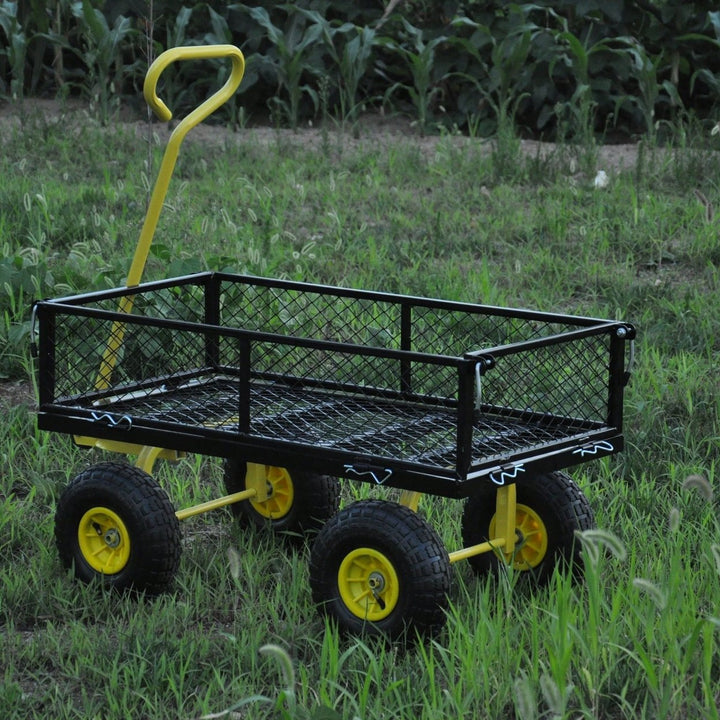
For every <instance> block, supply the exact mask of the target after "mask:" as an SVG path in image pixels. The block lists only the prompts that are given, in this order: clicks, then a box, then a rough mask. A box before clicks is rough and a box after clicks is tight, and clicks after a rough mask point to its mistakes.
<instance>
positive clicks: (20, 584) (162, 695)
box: [0, 115, 720, 720]
mask: <svg viewBox="0 0 720 720" xmlns="http://www.w3.org/2000/svg"><path fill="white" fill-rule="evenodd" d="M135 131H136V128H129V129H128V128H121V127H115V126H110V127H107V128H104V127H101V126H99V125H97V124H95V123H93V122H91V121H90V120H89V119H88V118H87V117H84V116H82V115H81V116H79V117H78V116H75V117H69V116H68V117H66V118H65V119H64V120H63V121H62V122H61V121H54V120H53V119H50V118H43V117H29V118H26V121H25V123H24V126H23V129H22V132H20V131H19V130H17V131H13V130H5V131H4V132H6V137H5V138H4V142H3V147H4V152H3V154H2V157H0V218H2V220H0V243H2V246H3V249H4V252H3V258H2V260H1V261H0V262H1V264H0V272H2V276H1V277H0V312H2V314H3V315H2V317H3V318H4V322H3V324H2V325H1V326H0V331H2V336H1V341H2V346H1V347H0V362H1V363H2V365H1V366H0V367H1V370H2V373H3V374H4V375H5V376H7V377H10V378H12V379H13V380H18V379H23V378H24V379H28V378H29V376H30V375H31V369H30V362H29V359H28V351H27V348H28V342H29V340H30V337H29V336H30V328H29V325H28V324H27V323H29V320H30V303H31V300H32V299H33V298H36V297H40V296H54V295H58V294H64V293H66V292H75V291H86V290H91V289H95V288H99V287H108V286H111V285H116V284H121V283H122V282H123V281H124V276H125V272H126V271H127V267H128V265H129V259H130V257H131V256H132V252H133V250H134V246H135V242H136V238H137V234H138V232H139V227H140V223H141V220H142V213H143V208H144V206H145V203H146V200H147V191H148V184H149V178H151V177H152V176H153V170H154V168H153V167H147V166H146V165H144V163H145V161H146V158H147V141H146V140H145V137H146V132H145V130H144V129H143V128H139V132H137V133H136V132H135ZM152 132H153V134H154V138H155V139H154V140H153V142H152V144H151V147H152V162H151V163H150V164H151V165H155V164H156V163H157V162H158V159H159V154H160V152H161V150H162V144H163V140H164V138H165V137H166V135H165V133H166V131H165V129H163V128H160V127H158V126H154V127H153V129H152ZM364 138H365V139H363V140H361V141H359V142H355V141H352V140H350V139H349V138H348V137H346V136H344V135H336V134H334V133H332V132H330V133H328V134H327V136H326V141H325V142H323V143H322V144H321V143H319V142H316V143H315V139H316V138H315V136H314V135H310V134H307V133H302V132H301V133H297V134H293V135H290V136H286V135H281V134H279V133H273V132H272V131H270V132H260V131H247V132H245V133H243V134H240V135H223V134H222V133H221V134H220V135H218V136H217V137H216V138H214V139H212V138H209V137H208V139H207V140H205V141H204V142H202V143H199V142H195V141H193V140H192V139H189V140H188V143H187V147H186V148H184V151H183V153H181V157H180V161H179V163H178V167H177V174H176V176H175V178H174V180H173V182H172V184H171V188H170V193H169V195H168V198H167V204H166V207H165V209H164V213H163V216H162V218H161V222H160V226H159V228H158V232H157V236H156V242H155V244H154V246H153V249H152V253H151V257H150V262H149V265H148V268H147V273H146V279H157V278H160V277H165V276H169V275H177V274H184V273H187V272H191V271H195V270H203V269H207V268H219V269H229V270H233V271H239V272H249V273H254V274H261V275H267V276H273V277H278V276H285V277H290V278H295V279H303V280H310V281H316V282H323V283H332V284H340V285H347V286H353V287H359V288H368V289H383V290H392V291H398V292H409V293H413V294H424V295H431V296H440V297H444V298H449V299H455V300H466V301H473V302H484V303H491V304H497V305H507V306H514V307H521V306H522V307H533V308H538V309H542V310H550V311H563V312H572V313H578V314H583V315H597V316H605V317H612V318H615V317H617V318H623V319H627V320H629V321H631V322H633V323H635V324H636V325H637V327H638V341H637V348H636V358H635V367H634V369H633V375H632V379H631V382H630V384H629V386H628V388H627V391H626V427H625V430H626V435H627V448H626V450H625V452H624V453H623V454H622V455H620V456H616V457H613V458H612V459H606V460H603V461H599V462H594V463H590V464H587V465H584V466H581V467H579V468H577V469H576V472H575V477H576V479H577V481H578V483H579V484H580V485H581V486H582V488H583V490H584V492H585V493H586V494H587V496H588V498H589V499H590V501H591V504H592V506H593V507H594V509H595V513H596V519H597V523H598V527H599V530H598V531H593V532H588V533H586V534H585V535H584V536H583V537H582V542H583V545H584V556H585V577H584V578H582V581H581V582H579V583H577V584H573V583H572V582H571V579H570V578H569V577H567V576H566V575H563V574H556V575H555V576H554V577H553V578H552V581H551V583H550V585H549V587H547V588H545V589H543V590H534V589H532V588H528V587H527V586H526V584H525V583H520V582H518V577H517V574H513V573H512V572H509V573H507V574H504V575H501V576H500V577H497V578H492V577H480V578H477V577H474V576H473V574H472V572H471V569H470V567H469V566H467V565H463V564H459V565H456V566H455V567H454V584H453V588H452V591H451V596H450V600H451V607H450V611H449V616H448V622H447V626H446V627H445V629H444V630H443V631H442V633H441V634H440V635H439V636H438V637H436V638H434V639H433V640H428V641H425V642H422V643H420V644H418V645H417V646H416V647H415V648H414V649H403V648H401V647H399V646H394V645H384V644H381V643H378V642H376V641H370V640H368V639H365V638H349V639H348V638H345V639H343V638H339V637H338V635H337V633H336V631H335V630H334V629H333V628H332V627H329V626H327V625H326V624H325V623H324V621H322V620H321V619H319V617H318V615H317V614H316V612H315V609H314V607H313V606H312V603H311V599H310V591H309V587H308V570H307V556H306V555H307V553H306V549H304V548H300V549H291V548H288V547H287V546H286V545H285V544H284V543H282V542H281V541H279V540H277V539H272V538H268V537H267V536H266V535H264V534H263V533H260V532H255V531H253V532H241V531H240V530H239V529H238V528H237V527H236V526H235V525H234V524H233V522H232V520H231V516H230V513H229V512H227V511H218V512H217V513H215V514H210V515H205V516H201V517H199V518H195V519H191V520H188V521H186V523H185V524H184V525H183V537H184V548H183V558H182V561H181V566H180V570H179V573H178V577H177V581H176V586H175V589H174V591H173V592H172V593H169V594H166V595H163V596H161V597H158V598H155V599H152V600H151V599H148V598H137V597H128V596H119V595H116V594H112V593H106V592H102V591H99V590H98V588H95V587H84V586H81V585H78V584H76V583H74V582H72V581H71V579H70V578H69V577H68V576H67V575H66V574H65V573H64V572H63V571H62V570H61V568H60V564H59V562H58V560H57V556H56V553H55V550H54V547H53V540H52V538H53V520H52V518H53V512H54V508H55V505H56V501H57V497H58V495H59V493H60V491H61V489H62V487H63V486H64V485H65V484H66V483H67V482H68V480H69V479H70V478H71V477H73V476H74V475H75V474H76V473H78V472H79V471H80V470H81V469H82V468H84V467H86V466H87V465H89V464H91V463H94V462H97V461H99V460H100V459H102V458H103V455H102V453H100V452H99V451H91V452H88V451H81V450H79V449H77V448H74V447H73V446H72V445H71V443H70V442H69V440H68V439H67V438H65V437H64V436H57V435H48V434H45V433H40V432H38V431H37V430H36V428H35V422H34V417H33V411H32V401H31V400H26V401H24V402H15V401H13V402H12V403H11V402H10V401H8V400H6V399H3V400H0V402H3V406H2V413H3V417H2V423H0V468H1V470H0V472H1V476H0V707H1V708H3V715H4V717H5V718H8V720H13V719H19V718H22V719H25V718H46V717H53V718H58V719H60V718H92V717H103V718H108V719H111V718H118V719H120V718H123V720H124V719H125V718H153V719H155V720H162V719H163V718H168V719H170V718H172V719H173V720H176V719H177V718H200V717H254V718H278V717H279V718H308V719H310V718H314V719H315V720H321V719H322V718H325V720H333V719H335V718H362V719H363V720H366V719H367V720H371V719H374V718H385V717H393V718H398V719H408V720H410V719H412V720H416V719H418V718H423V719H428V720H430V719H433V720H435V719H437V718H443V717H451V718H468V719H469V718H481V717H487V718H507V717H516V718H523V719H530V718H548V717H556V718H564V717H573V718H576V717H585V718H637V717H656V718H678V719H679V718H687V717H703V718H718V716H719V715H720V713H719V711H718V704H719V703H720V694H719V691H718V688H719V687H720V652H719V640H718V632H720V606H719V605H718V602H719V598H720V523H719V522H718V504H717V503H718V499H717V498H718V442H719V440H718V427H720V425H719V423H718V411H719V402H720V401H718V397H720V387H718V382H717V377H718V367H717V365H718V357H720V345H719V343H720V340H719V338H720V327H719V326H718V324H719V323H720V320H719V319H718V318H720V295H719V293H720V278H719V276H718V271H717V262H718V250H717V247H718V244H717V227H718V226H717V220H716V218H715V215H714V212H713V208H714V207H715V206H717V204H718V202H719V201H720V198H719V191H718V188H719V187H720V171H718V169H717V163H716V162H711V161H710V160H708V159H707V158H708V157H710V154H709V151H710V150H712V149H713V147H712V145H711V140H712V138H710V137H698V136H695V137H688V138H687V141H686V147H687V148H688V152H687V153H683V152H681V151H678V152H677V153H665V154H662V153H660V152H659V151H656V150H655V149H654V148H648V149H647V152H646V153H645V154H644V156H643V157H641V158H640V161H639V165H637V166H635V167H634V168H632V169H631V170H630V171H627V172H625V173H621V172H614V171H613V168H611V167H606V168H603V169H606V170H607V171H608V173H609V175H610V183H609V185H608V187H606V188H602V189H597V188H595V187H594V185H593V182H592V173H590V174H588V175H577V174H576V175H572V174H570V173H569V172H568V171H567V168H568V167H569V166H570V165H571V163H570V162H569V161H568V163H567V164H565V162H564V160H563V158H562V157H561V155H562V152H563V149H562V148H559V149H558V151H557V153H558V154H556V155H550V156H547V157H545V156H539V155H538V156H533V157H527V156H524V155H522V154H520V153H518V154H517V156H516V157H515V158H514V162H516V163H517V167H516V172H515V173H513V174H502V175H500V174H498V173H497V172H496V167H495V166H494V160H493V156H492V154H491V153H490V152H488V147H487V145H486V144H484V143H483V142H480V141H477V140H469V139H467V138H457V137H452V136H447V137H444V138H439V139H433V140H432V141H431V140H428V139H426V140H425V141H423V142H422V143H418V142H417V141H411V140H405V139H402V138H401V137H397V136H396V137H393V138H387V137H384V136H380V135H375V136H372V137H371V136H364ZM314 143H315V144H314ZM693 148H696V150H693ZM591 150H592V152H593V153H594V152H595V148H591ZM601 157H602V156H601V155H598V160H597V162H598V169H599V168H600V165H599V163H601V162H602V160H601V159H600V158H601ZM696 163H699V165H696ZM695 167H702V172H697V174H695V175H692V173H693V172H695V171H694V170H693V168H695ZM593 169H595V168H593ZM695 191H697V192H695ZM698 193H699V194H700V195H701V196H702V198H703V200H702V201H701V200H700V199H699V197H700V195H698ZM18 328H19V329H18ZM2 390H3V394H2V398H5V390H6V388H2ZM156 474H157V477H158V479H159V481H160V482H161V483H162V484H163V485H164V486H165V487H166V488H167V489H168V491H169V493H170V495H171V497H172V498H173V501H174V502H175V504H176V505H177V506H178V507H184V506H187V505H190V504H192V503H194V502H196V501H200V500H205V499H208V498H209V497H212V496H214V495H217V494H220V493H221V489H220V486H221V484H222V480H221V468H220V466H219V463H218V462H217V461H215V460H213V459H211V458H205V457H192V458H189V459H187V460H185V461H183V462H182V463H180V464H178V465H169V464H162V465H159V466H158V469H157V473H156ZM371 492H372V488H369V487H368V486H357V485H352V484H345V486H344V490H343V493H344V501H345V502H348V501H350V500H351V499H353V498H355V497H360V496H367V495H369V494H371ZM373 494H376V493H373ZM421 510H422V511H423V512H424V513H425V514H426V516H427V517H428V518H429V519H430V520H431V521H432V522H433V524H434V525H435V526H436V527H437V528H438V530H439V532H440V534H441V536H442V537H443V539H444V541H445V542H446V544H447V545H448V547H449V548H450V549H455V548H457V547H458V543H459V538H458V536H459V530H458V526H459V517H460V510H461V508H460V503H459V502H458V501H450V500H440V499H432V498H426V499H425V501H424V504H423V505H421ZM226 711H227V712H226Z"/></svg>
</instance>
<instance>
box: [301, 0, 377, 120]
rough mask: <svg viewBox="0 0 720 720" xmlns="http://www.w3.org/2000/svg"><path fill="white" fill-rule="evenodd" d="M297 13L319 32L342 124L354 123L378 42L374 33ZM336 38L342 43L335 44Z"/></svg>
mask: <svg viewBox="0 0 720 720" xmlns="http://www.w3.org/2000/svg"><path fill="white" fill-rule="evenodd" d="M297 10H298V12H299V13H301V14H302V15H304V16H305V17H306V18H307V19H308V20H310V21H311V22H312V23H314V24H315V25H318V26H319V27H320V28H321V29H322V34H321V40H322V42H323V44H324V47H325V49H326V50H327V53H328V55H329V56H330V59H331V61H332V63H333V65H334V70H335V71H336V72H337V75H338V77H337V93H338V102H339V108H338V110H339V114H340V119H341V121H342V122H343V123H344V122H346V121H350V122H354V121H355V120H356V119H357V115H358V111H359V109H360V108H361V107H362V101H359V100H358V90H359V88H360V83H361V81H362V79H363V77H364V76H365V75H366V74H367V71H368V68H369V66H370V61H371V59H372V57H373V51H374V49H375V47H376V45H378V44H379V42H380V40H379V36H378V34H377V30H376V29H375V28H372V27H368V26H366V27H358V26H357V25H354V24H353V23H350V22H346V23H342V24H338V23H333V22H332V21H329V20H327V19H325V18H324V17H323V16H322V15H321V14H320V13H319V12H317V11H315V10H306V9H304V8H300V7H298V9H297ZM337 38H342V39H341V40H340V42H338V41H337ZM348 38H349V39H348Z"/></svg>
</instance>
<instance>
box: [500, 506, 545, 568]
mask: <svg viewBox="0 0 720 720" xmlns="http://www.w3.org/2000/svg"><path fill="white" fill-rule="evenodd" d="M515 532H516V534H517V540H516V543H515V551H514V552H513V553H512V554H508V553H505V560H506V561H507V562H508V563H510V562H512V565H513V568H515V570H529V569H530V568H534V567H537V566H538V565H539V564H540V563H541V562H542V560H543V558H544V557H545V554H546V553H547V547H548V533H547V528H546V527H545V523H544V522H543V521H542V518H541V517H540V516H539V515H538V514H537V513H536V512H535V511H534V510H533V509H532V508H529V507H528V506H527V505H521V504H520V503H518V504H517V505H516V506H515ZM490 537H491V538H494V537H495V517H494V516H493V519H492V520H491V521H490Z"/></svg>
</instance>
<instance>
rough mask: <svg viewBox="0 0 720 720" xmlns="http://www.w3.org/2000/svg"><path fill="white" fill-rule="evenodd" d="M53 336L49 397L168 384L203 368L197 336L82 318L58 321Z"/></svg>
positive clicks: (129, 322)
mask: <svg viewBox="0 0 720 720" xmlns="http://www.w3.org/2000/svg"><path fill="white" fill-rule="evenodd" d="M56 325H57V327H56V330H55V338H56V342H55V345H56V353H55V396H56V397H58V398H63V397H71V396H76V395H82V394H86V393H89V392H92V391H94V390H102V389H106V388H115V389H118V390H119V389H122V388H129V389H130V390H129V391H131V390H132V389H133V388H134V387H135V386H136V385H137V384H139V383H142V382H144V381H148V380H150V379H152V378H158V377H161V378H165V379H166V380H170V379H171V378H172V377H173V376H175V375H182V374H183V373H186V372H187V371H189V370H191V369H194V368H199V367H202V366H203V365H204V358H205V341H204V338H203V336H202V335H197V334H194V333H178V332H177V331H173V330H170V329H168V328H162V327H153V326H143V325H137V324H135V323H133V321H132V316H129V317H128V319H127V321H126V322H125V321H124V322H114V321H110V320H105V319H97V318H91V317H82V316H71V315H68V316H59V318H58V322H57V324H56Z"/></svg>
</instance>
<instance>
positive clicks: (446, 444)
mask: <svg viewBox="0 0 720 720" xmlns="http://www.w3.org/2000/svg"><path fill="white" fill-rule="evenodd" d="M130 297H131V298H132V309H131V312H120V311H119V310H118V305H119V303H120V302H121V301H122V298H130ZM35 313H36V319H37V325H38V327H37V329H38V331H39V349H38V353H37V355H38V360H39V397H40V407H39V418H38V422H39V426H40V427H41V428H42V429H46V430H53V431H58V432H64V433H70V434H74V435H85V436H91V437H96V438H103V439H108V440H119V441H123V442H128V443H134V444H140V445H149V446H156V447H163V448H168V449H173V450H184V451H188V452H196V453H202V454H206V455H216V456H220V457H233V456H242V457H243V458H245V459H247V460H249V461H253V462H264V463H270V464H275V465H286V466H287V465H290V466H298V465H301V466H302V467H306V468H308V469H317V470H318V471H321V472H324V473H328V474H334V475H337V476H344V477H349V478H353V479H358V480H362V481H368V482H374V483H378V484H386V485H389V486H392V487H400V488H404V489H409V490H416V491H419V492H429V493H433V494H437V495H445V496H450V497H462V496H465V495H468V494H469V493H470V492H472V488H473V486H474V485H475V484H476V483H478V482H488V481H492V482H494V483H496V484H498V485H501V484H504V483H505V482H511V481H512V482H518V483H521V482H522V480H523V477H525V476H528V477H529V475H530V474H531V473H537V472H545V471H548V470H554V469H559V468H562V467H567V466H570V465H575V464H578V463H580V462H584V461H587V460H591V459H595V458H597V457H600V456H603V455H608V454H612V453H615V452H618V451H620V450H621V449H622V445H623V437H622V402H623V387H624V385H625V383H626V381H627V372H626V359H625V354H626V341H628V340H632V339H633V338H634V329H633V327H632V326H631V325H629V324H627V323H621V322H613V321H606V320H597V319H593V318H585V317H573V316H568V315H561V314H553V313H543V312H536V311H531V310H514V309H507V308H497V307H491V306H486V305H474V304H469V303H457V302H450V301H442V300H432V299H426V298H416V297H410V296H402V295H395V294H390V293H379V292H370V291H361V290H352V289H346V288H335V287H328V286H323V285H314V284H309V283H298V282H292V281H282V280H271V279H265V278H255V277H246V276H237V275H230V274H227V273H200V274H198V275H191V276H187V277H183V278H174V279H170V280H164V281H160V282H154V283H145V284H143V285H139V286H136V287H133V288H118V289H114V290H109V291H103V292H95V293H87V294H84V295H77V296H73V297H68V298H61V299H58V300H51V301H43V302H40V303H38V304H37V305H36V307H35ZM113 335H115V342H114V344H113V342H111V340H110V338H111V337H113ZM108 348H111V350H110V351H109V350H108ZM108 353H109V355H108ZM108 357H110V361H109V366H110V367H111V370H112V372H111V373H110V376H111V379H110V381H109V382H98V380H97V378H98V369H99V367H100V365H101V362H103V358H105V359H106V360H107V358H108Z"/></svg>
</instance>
